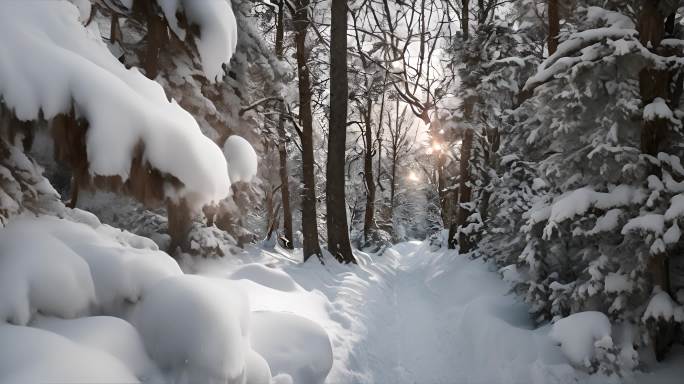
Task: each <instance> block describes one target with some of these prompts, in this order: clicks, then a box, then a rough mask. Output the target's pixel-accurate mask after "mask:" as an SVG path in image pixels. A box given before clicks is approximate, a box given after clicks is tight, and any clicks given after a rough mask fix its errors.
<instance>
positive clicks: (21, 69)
mask: <svg viewBox="0 0 684 384" xmlns="http://www.w3.org/2000/svg"><path fill="white" fill-rule="evenodd" d="M164 3H168V4H171V3H176V1H165V2H164ZM182 3H183V5H185V8H184V9H185V10H186V12H187V14H188V17H190V18H191V19H192V20H201V21H205V18H208V17H209V16H208V13H209V12H212V11H217V10H220V11H221V12H224V14H223V16H220V15H219V14H216V15H215V16H214V18H220V17H226V18H228V19H227V20H228V21H230V20H229V19H230V18H231V17H232V12H231V10H230V6H228V5H227V3H226V2H225V1H221V0H216V1H210V2H207V1H202V2H197V1H183V2H182ZM209 3H210V4H212V7H207V8H205V5H206V4H209ZM200 4H201V5H200ZM220 4H222V5H220ZM219 7H220V8H219ZM79 17H80V14H79V11H78V9H77V8H76V7H75V6H73V5H72V4H71V3H69V2H65V1H42V0H24V1H3V2H0V57H2V60H1V61H0V97H2V99H3V101H4V103H5V104H6V106H7V107H8V108H10V109H13V110H14V112H15V114H16V116H17V117H18V118H19V119H21V120H34V119H37V118H39V117H40V116H42V117H44V118H45V119H52V118H53V117H55V116H56V115H58V114H60V113H67V112H69V111H70V110H71V107H72V105H73V106H74V109H75V112H76V114H77V115H78V116H79V117H83V118H85V119H86V120H88V122H89V128H88V131H87V135H86V151H87V155H88V163H89V171H90V173H91V174H92V175H100V176H120V177H121V178H122V179H123V180H126V179H127V178H128V177H129V173H130V169H131V157H132V154H133V153H134V150H135V148H136V147H137V146H138V145H139V144H142V146H143V158H144V159H145V160H146V161H148V162H149V163H150V165H151V166H152V167H153V168H155V169H157V170H159V171H161V172H162V173H164V174H169V175H173V176H175V177H177V178H178V179H179V180H180V181H181V182H182V183H183V185H184V186H185V188H184V189H183V190H182V191H180V194H181V196H184V197H187V198H188V199H189V200H190V201H191V202H194V203H196V204H205V203H209V202H212V201H219V200H221V199H223V198H225V197H226V196H227V195H228V194H229V191H230V181H229V180H228V177H227V165H226V163H225V159H224V157H223V156H222V154H221V151H220V149H219V148H218V147H217V146H216V145H215V144H214V143H213V142H212V141H211V140H210V139H209V138H207V137H205V136H204V135H203V134H202V132H201V130H200V127H199V125H198V124H197V122H196V121H195V119H194V118H193V117H192V116H191V115H190V114H189V113H188V112H186V111H185V110H183V109H182V108H181V107H180V106H179V105H178V104H177V103H176V102H175V101H172V102H169V101H168V100H167V98H166V95H165V93H164V90H163V89H162V87H161V86H160V85H159V84H157V83H155V82H153V81H151V80H149V79H147V78H145V77H144V76H143V75H142V74H141V73H140V72H138V71H137V70H136V69H131V70H128V69H126V68H125V67H124V66H123V64H121V63H120V62H119V61H118V60H117V59H116V58H115V57H114V56H113V55H112V54H111V53H110V52H109V50H108V49H107V46H106V45H105V44H104V42H103V41H102V40H101V38H100V37H99V36H96V35H95V34H93V33H92V32H90V31H88V30H86V29H85V27H83V26H82V25H81V22H80V21H79ZM233 25H234V23H233ZM226 27H229V26H226ZM207 28H208V29H207V33H206V35H205V34H203V39H202V40H203V41H211V40H212V39H214V37H212V35H214V32H216V31H215V29H216V28H215V27H211V28H210V27H207ZM234 28H235V27H234V26H233V29H234ZM231 33H232V32H231ZM26 47H31V49H26ZM206 49H207V48H206V47H205V46H203V48H202V51H206ZM217 52H221V50H218V51H217ZM231 53H232V50H228V49H227V47H226V48H225V49H223V50H222V53H217V54H218V55H222V56H223V57H222V60H224V59H225V56H226V55H229V54H231ZM207 60H208V61H209V62H213V61H215V60H216V59H207ZM46 63H49V65H46ZM215 65H216V64H212V66H215ZM41 112H42V115H41Z"/></svg>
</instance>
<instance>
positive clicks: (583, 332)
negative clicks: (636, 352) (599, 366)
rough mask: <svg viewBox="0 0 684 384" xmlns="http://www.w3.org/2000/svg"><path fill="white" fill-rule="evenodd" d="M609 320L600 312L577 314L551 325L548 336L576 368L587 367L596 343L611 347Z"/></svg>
mask: <svg viewBox="0 0 684 384" xmlns="http://www.w3.org/2000/svg"><path fill="white" fill-rule="evenodd" d="M610 334H611V325H610V320H609V319H608V317H607V316H606V315H604V314H603V313H601V312H595V311H588V312H579V313H575V314H573V315H570V316H568V317H566V318H563V319H560V320H558V321H557V322H556V323H554V324H553V328H552V329H551V333H549V336H550V337H551V338H552V339H553V340H554V341H556V342H557V343H560V346H561V350H562V351H563V354H565V356H566V357H567V358H568V360H570V361H571V362H572V363H573V364H575V365H576V366H578V367H582V366H584V367H587V366H589V364H590V362H591V360H592V358H593V357H594V353H595V349H596V345H597V343H600V344H601V345H612V339H611V336H610Z"/></svg>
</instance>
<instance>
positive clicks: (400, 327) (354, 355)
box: [186, 242, 684, 384]
mask: <svg viewBox="0 0 684 384" xmlns="http://www.w3.org/2000/svg"><path fill="white" fill-rule="evenodd" d="M356 255H357V259H358V260H359V266H358V267H356V266H345V265H339V264H337V263H332V262H330V263H327V264H326V265H320V264H319V263H317V262H313V263H307V264H305V265H302V264H300V263H299V257H300V256H299V255H296V254H295V255H292V254H289V253H287V252H285V251H282V250H272V251H265V250H262V249H257V248H254V249H252V250H251V251H250V257H251V258H253V259H254V261H255V262H256V263H255V264H248V265H242V266H238V265H237V264H236V263H235V262H234V261H230V260H218V261H216V260H211V261H202V262H200V263H196V264H193V265H192V266H191V267H189V268H190V269H195V271H196V272H199V273H200V274H208V275H213V276H223V277H226V278H229V279H238V282H239V284H240V285H241V287H242V288H243V289H244V290H245V291H246V292H247V295H248V296H249V301H250V303H251V305H252V309H253V310H266V311H275V312H290V313H293V314H296V315H298V316H302V317H305V318H308V319H309V320H312V321H313V322H315V323H318V324H320V325H321V326H322V327H323V328H324V329H325V330H326V332H327V333H328V335H329V337H330V340H331V343H332V348H333V364H332V368H331V370H330V373H329V374H328V376H327V379H326V382H328V383H335V384H338V383H339V384H342V383H429V384H431V383H434V384H437V383H445V384H450V383H472V384H479V383H511V384H513V383H521V384H522V383H539V384H542V383H543V384H553V383H557V384H566V383H568V384H569V383H606V382H615V383H619V382H627V383H631V382H634V383H673V384H674V383H678V382H679V381H678V380H679V379H680V377H681V373H682V368H681V363H682V361H683V360H684V359H683V358H684V355H683V354H682V352H684V351H681V350H676V351H674V353H673V357H672V358H671V360H670V361H669V362H667V363H664V364H660V365H658V366H657V367H656V368H655V372H654V373H649V374H646V373H639V374H637V375H635V376H634V377H627V378H623V379H618V378H615V377H614V378H612V379H609V378H606V377H598V376H590V375H588V374H586V373H585V372H583V371H581V370H577V369H575V368H573V366H572V365H571V362H570V360H569V359H568V358H567V357H566V355H565V354H564V353H563V352H562V350H561V347H560V346H559V345H557V344H558V343H557V342H555V341H554V339H553V338H552V337H550V336H549V333H550V331H551V328H552V327H551V326H550V325H548V326H544V327H541V328H536V329H535V327H534V324H533V322H532V321H531V319H530V316H529V315H528V312H527V310H528V308H527V306H526V305H525V304H522V303H521V302H520V301H519V299H518V298H516V297H515V296H514V295H512V294H509V286H508V284H507V283H506V282H504V281H503V280H501V278H500V277H499V275H498V274H497V273H496V269H495V268H494V267H493V266H492V265H490V264H488V263H485V262H483V261H481V260H469V259H468V258H467V257H464V256H460V255H458V254H456V253H455V252H453V251H446V250H440V251H437V252H432V251H430V249H429V246H428V245H427V244H426V243H423V242H408V243H403V244H398V245H395V246H394V247H393V248H391V249H389V250H387V251H386V252H385V253H384V255H382V256H377V255H368V254H365V253H362V252H357V253H356ZM264 266H266V267H264ZM186 267H187V266H186ZM579 334H580V337H581V336H582V332H579ZM300 342H301V341H300ZM257 350H258V349H257ZM267 360H268V358H267ZM282 367H283V368H284V369H287V363H285V364H284V365H282ZM271 370H272V371H273V374H274V375H275V374H278V373H280V372H279V371H278V369H277V368H275V369H274V367H273V365H272V366H271ZM290 370H291V368H290ZM284 373H292V372H287V371H284ZM295 382H297V381H295Z"/></svg>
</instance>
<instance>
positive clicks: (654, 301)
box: [641, 286, 684, 322]
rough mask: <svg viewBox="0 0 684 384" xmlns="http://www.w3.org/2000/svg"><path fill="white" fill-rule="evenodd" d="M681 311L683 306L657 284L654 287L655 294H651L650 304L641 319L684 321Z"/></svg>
mask: <svg viewBox="0 0 684 384" xmlns="http://www.w3.org/2000/svg"><path fill="white" fill-rule="evenodd" d="M681 311H682V308H681V307H679V306H677V304H676V303H675V302H674V300H672V298H671V297H670V295H669V294H668V293H667V292H665V291H663V290H662V289H661V288H660V287H658V286H656V287H655V288H653V296H651V300H650V301H649V302H648V306H647V307H646V311H644V315H643V316H642V317H641V320H642V321H647V320H649V319H653V320H659V319H660V320H673V319H674V320H676V321H680V322H681V321H684V318H681V314H682V312H681ZM675 315H677V316H676V317H677V319H675Z"/></svg>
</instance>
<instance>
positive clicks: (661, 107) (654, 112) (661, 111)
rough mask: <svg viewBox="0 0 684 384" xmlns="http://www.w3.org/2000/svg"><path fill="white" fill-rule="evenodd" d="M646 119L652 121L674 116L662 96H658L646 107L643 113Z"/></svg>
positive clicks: (669, 118) (668, 118)
mask: <svg viewBox="0 0 684 384" xmlns="http://www.w3.org/2000/svg"><path fill="white" fill-rule="evenodd" d="M643 118H644V121H651V120H657V119H665V120H671V119H673V118H674V114H673V113H672V110H671V109H670V107H669V106H668V105H667V102H665V99H663V98H662V97H656V98H655V100H653V102H652V103H650V104H647V105H646V106H645V107H644V114H643Z"/></svg>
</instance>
